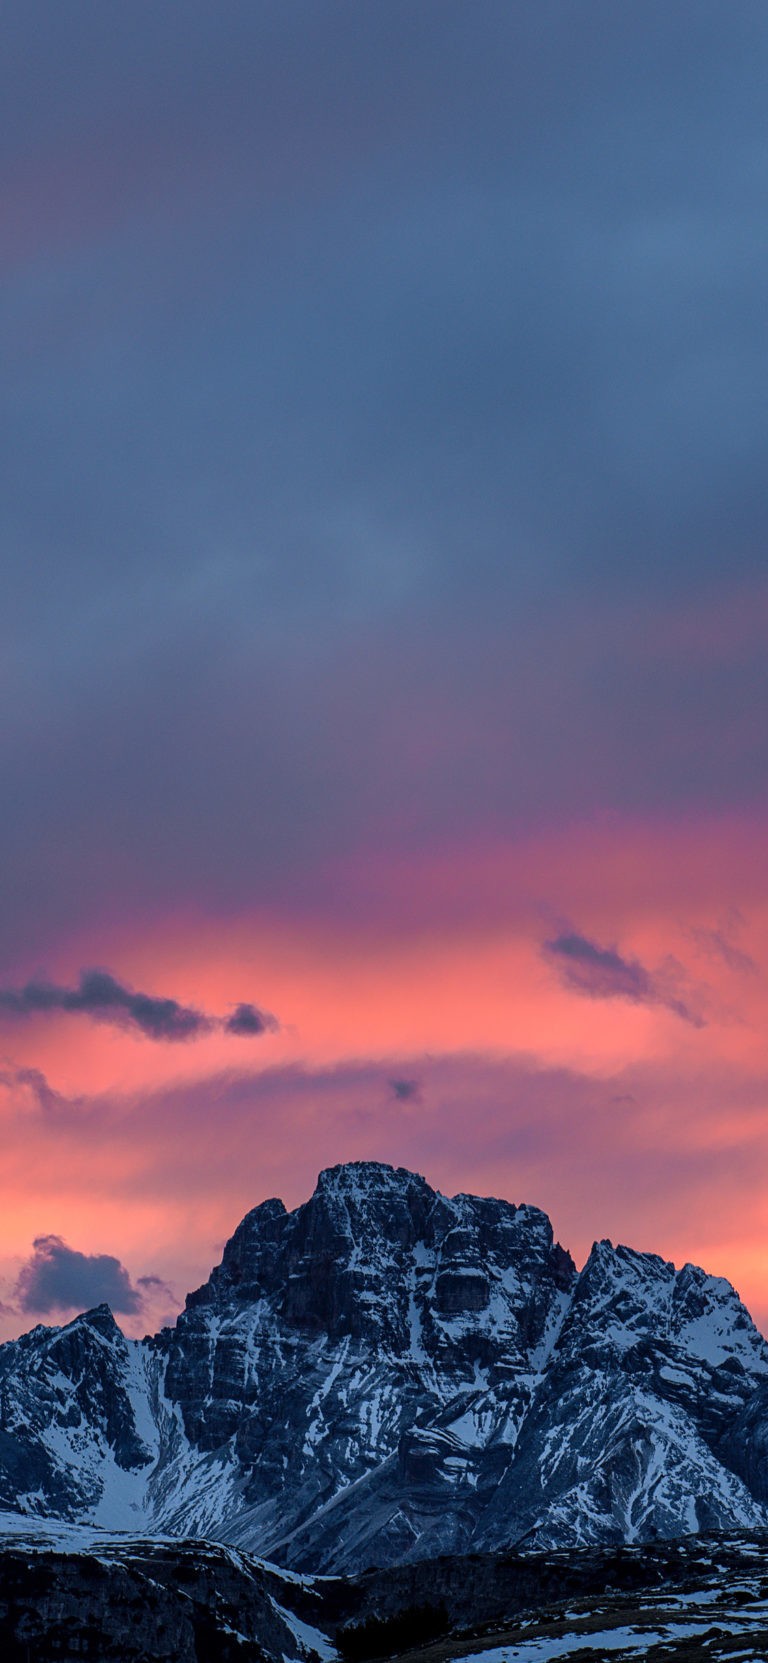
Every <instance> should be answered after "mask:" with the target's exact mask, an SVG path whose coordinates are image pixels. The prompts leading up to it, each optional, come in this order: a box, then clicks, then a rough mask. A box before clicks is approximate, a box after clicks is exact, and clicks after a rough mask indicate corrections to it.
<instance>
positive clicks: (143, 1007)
mask: <svg viewBox="0 0 768 1663" xmlns="http://www.w3.org/2000/svg"><path fill="white" fill-rule="evenodd" d="M57 1011H65V1012H71V1013H76V1014H81V1015H84V1016H90V1017H93V1018H94V1020H95V1021H97V1022H112V1023H114V1024H115V1025H116V1026H117V1027H121V1028H132V1029H137V1030H138V1031H139V1033H142V1034H144V1036H145V1037H146V1038H147V1039H155V1040H169V1041H176V1040H190V1039H197V1038H199V1036H200V1035H201V1034H207V1033H210V1032H211V1031H212V1030H213V1029H214V1028H217V1027H219V1028H223V1030H224V1031H225V1033H230V1034H263V1033H267V1032H272V1031H274V1030H275V1029H276V1027H277V1025H278V1024H277V1020H276V1018H275V1017H274V1016H271V1015H269V1013H267V1012H264V1011H260V1010H258V1009H257V1007H256V1006H255V1005H251V1004H241V1005H238V1006H237V1007H236V1009H235V1011H234V1013H233V1015H232V1016H231V1017H228V1018H226V1019H224V1020H223V1021H219V1020H218V1019H217V1018H216V1017H212V1016H208V1015H206V1013H205V1012H204V1011H199V1010H195V1009H194V1008H193V1007H192V1006H190V1005H180V1004H179V1002H178V1000H177V999H161V998H158V997H156V996H155V995H153V994H149V993H137V992H135V991H134V990H133V989H132V988H129V987H126V986H125V985H124V984H123V983H122V982H118V981H117V979H116V978H115V977H114V976H112V975H111V974H110V972H109V971H108V970H83V971H82V973H81V976H80V981H79V984H78V986H77V987H76V988H68V987H58V986H57V985H56V984H55V983H54V982H46V981H42V980H40V981H31V982H27V984H26V986H25V987H22V988H0V1013H2V1012H6V1013H7V1014H8V1015H9V1016H17V1017H25V1016H36V1015H40V1014H45V1013H48V1012H57ZM34 1074H35V1071H34V1070H27V1071H26V1079H25V1080H22V1079H21V1075H17V1079H18V1080H19V1083H26V1084H29V1085H34V1084H35V1080H34V1079H33V1075H34ZM41 1082H42V1087H44V1088H45V1089H47V1087H45V1082H44V1081H43V1078H42V1076H40V1077H39V1079H38V1080H37V1086H38V1088H40V1087H41ZM41 1101H42V1099H41Z"/></svg>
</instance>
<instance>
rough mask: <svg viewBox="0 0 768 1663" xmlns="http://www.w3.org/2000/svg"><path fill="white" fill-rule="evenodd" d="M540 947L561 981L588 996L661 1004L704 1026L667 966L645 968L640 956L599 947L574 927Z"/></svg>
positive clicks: (692, 1023) (685, 1019)
mask: <svg viewBox="0 0 768 1663" xmlns="http://www.w3.org/2000/svg"><path fill="white" fill-rule="evenodd" d="M542 951H543V952H544V953H545V954H546V956H547V958H548V959H549V960H550V961H551V962H552V963H553V964H554V965H555V967H556V969H557V973H558V975H559V977H560V980H561V982H562V983H563V984H564V985H565V986H566V987H569V988H572V989H573V990H574V992H576V993H584V994H586V996H587V997H588V998H589V999H628V1000H629V1001H630V1002H631V1003H632V1004H633V1005H651V1006H660V1007H661V1008H662V1009H664V1010H668V1011H671V1012H672V1013H673V1015H674V1016H679V1017H680V1020H681V1021H682V1022H689V1023H690V1024H691V1026H692V1027H694V1028H703V1027H704V1026H705V1022H704V1018H703V1016H700V1015H699V1013H698V1012H697V1011H694V1010H692V1009H691V1007H690V1006H689V1005H687V1004H686V1003H684V1001H683V1000H682V999H680V998H678V997H677V994H676V993H675V992H674V990H673V989H672V988H671V987H670V985H669V982H670V974H669V971H668V970H661V971H651V970H648V969H646V967H645V965H643V964H641V963H640V960H639V959H632V958H624V957H623V955H622V954H621V953H620V952H619V951H618V949H617V948H616V947H602V946H600V945H599V944H598V943H597V942H595V941H590V940H589V937H588V936H585V935H580V934H579V932H578V931H577V930H568V931H564V932H563V933H562V934H560V935H558V936H555V937H554V938H553V939H552V940H551V941H545V942H544V945H543V949H542Z"/></svg>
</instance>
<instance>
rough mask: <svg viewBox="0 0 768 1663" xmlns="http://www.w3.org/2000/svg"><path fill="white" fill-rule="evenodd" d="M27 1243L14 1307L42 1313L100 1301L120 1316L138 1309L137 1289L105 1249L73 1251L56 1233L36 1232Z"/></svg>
mask: <svg viewBox="0 0 768 1663" xmlns="http://www.w3.org/2000/svg"><path fill="white" fill-rule="evenodd" d="M32 1246H33V1249H34V1252H33V1254H32V1257H31V1258H30V1259H28V1261H27V1263H26V1264H25V1265H24V1266H23V1268H22V1270H21V1272H20V1273H19V1279H18V1282H17V1284H16V1298H17V1301H18V1305H19V1309H20V1310H22V1311H24V1312H26V1313H34V1314H40V1315H46V1314H47V1313H48V1312H50V1311H70V1310H77V1311H84V1310H89V1309H90V1308H91V1307H93V1306H94V1305H102V1304H107V1305H109V1306H110V1308H111V1309H112V1310H113V1311H115V1312H120V1313H122V1314H124V1315H126V1316H133V1315H136V1314H137V1313H138V1312H139V1311H140V1310H141V1307H142V1299H143V1294H142V1291H141V1290H140V1288H138V1287H134V1285H133V1283H132V1282H131V1278H130V1276H129V1274H128V1271H127V1270H126V1269H125V1266H124V1265H121V1263H120V1260H119V1259H115V1258H113V1257H112V1255H111V1254H110V1253H79V1252H78V1251H77V1249H76V1248H73V1247H68V1246H67V1244H66V1242H64V1241H62V1239H61V1236H37V1237H36V1238H35V1240H34V1242H33V1243H32Z"/></svg>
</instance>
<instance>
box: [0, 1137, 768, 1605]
mask: <svg viewBox="0 0 768 1663" xmlns="http://www.w3.org/2000/svg"><path fill="white" fill-rule="evenodd" d="M0 1508H2V1509H4V1510H5V1512H6V1514H11V1515H15V1516H18V1515H23V1516H25V1517H26V1518H27V1519H28V1520H29V1521H30V1523H31V1522H32V1520H34V1519H47V1520H54V1521H55V1520H59V1521H63V1522H68V1523H70V1524H73V1525H79V1526H88V1527H93V1526H96V1527H98V1526H101V1527H102V1528H104V1529H106V1530H109V1531H113V1532H114V1531H127V1532H130V1533H131V1534H132V1535H133V1536H158V1535H164V1536H166V1537H167V1536H176V1537H185V1538H188V1537H192V1536H196V1537H201V1536H202V1537H207V1538H209V1539H215V1540H216V1541H218V1542H220V1543H227V1544H231V1545H232V1547H234V1548H235V1549H240V1550H243V1551H246V1552H248V1553H249V1554H257V1555H259V1556H263V1557H265V1558H268V1559H270V1560H271V1561H273V1562H274V1563H276V1564H277V1565H280V1566H282V1567H285V1568H287V1569H289V1570H294V1571H300V1572H315V1573H316V1572H324V1573H335V1574H354V1573H359V1572H361V1571H363V1570H364V1569H365V1568H366V1567H369V1566H392V1565H394V1564H408V1563H411V1562H414V1561H420V1560H422V1559H427V1558H433V1557H435V1556H436V1555H439V1554H446V1553H451V1554H464V1553H469V1552H472V1553H493V1552H499V1551H500V1550H503V1549H508V1548H511V1547H518V1548H519V1547H523V1548H525V1549H526V1550H532V1549H536V1550H539V1551H545V1550H552V1549H563V1548H575V1547H584V1546H588V1545H590V1544H610V1543H637V1542H643V1541H649V1540H653V1539H656V1538H658V1539H660V1538H675V1537H682V1536H685V1535H688V1534H693V1533H700V1532H705V1531H712V1530H760V1529H761V1528H764V1527H765V1526H766V1525H768V1346H766V1342H765V1340H764V1339H763V1337H762V1336H761V1334H760V1333H759V1332H758V1330H757V1328H756V1327H755V1325H754V1323H753V1322H752V1320H751V1318H750V1316H749V1314H748V1312H747V1311H746V1309H745V1308H744V1306H743V1305H742V1304H741V1303H740V1301H739V1299H738V1296H737V1295H736V1293H735V1292H734V1290H733V1288H732V1287H731V1286H730V1284H729V1283H728V1282H727V1281H725V1280H723V1279H722V1278H719V1277H716V1276H711V1275H708V1274H707V1273H706V1272H705V1271H703V1270H700V1269H698V1268H697V1267H696V1266H693V1265H685V1266H684V1267H683V1268H682V1269H681V1270H676V1269H675V1267H674V1266H673V1265H671V1264H669V1263H668V1262H667V1261H665V1260H664V1259H663V1258H659V1257H657V1256H656V1255H654V1254H649V1253H639V1252H636V1251H634V1250H632V1249H630V1248H627V1247H613V1246H612V1245H611V1243H610V1242H607V1241H601V1242H598V1243H596V1244H595V1246H594V1247H593V1249H592V1252H591V1253H590V1255H589V1258H588V1260H587V1262H586V1264H585V1265H584V1267H583V1269H582V1270H581V1271H577V1269H576V1266H575V1265H574V1263H573V1260H572V1259H571V1257H570V1255H569V1254H568V1253H567V1252H565V1251H564V1249H563V1248H562V1247H560V1246H559V1244H557V1243H556V1242H555V1240H554V1237H553V1231H552V1226H551V1224H550V1222H549V1219H548V1218H547V1217H546V1214H544V1213H543V1212H541V1211H539V1210H538V1209H537V1208H536V1207H532V1206H515V1205H513V1204H512V1203H510V1202H507V1201H502V1200H494V1199H483V1198H479V1197H476V1196H470V1195H457V1196H454V1197H452V1198H448V1197H446V1196H443V1195H441V1194H439V1193H438V1192H436V1191H435V1190H433V1189H432V1188H431V1187H430V1186H429V1184H427V1183H426V1182H425V1180H424V1179H423V1178H421V1177H418V1176H416V1175H415V1174H413V1173H410V1172H406V1171H404V1170H402V1169H394V1168H392V1167H389V1166H385V1165H381V1164H378V1163H373V1162H365V1163H350V1164H346V1165H343V1166H338V1167H333V1168H331V1169H329V1170H328V1171H325V1172H323V1173H321V1175H320V1178H319V1180H318V1183H317V1188H316V1190H315V1193H314V1194H313V1195H312V1197H311V1198H310V1200H309V1201H307V1202H306V1203H305V1204H304V1205H303V1206H300V1207H298V1208H297V1209H295V1210H294V1211H292V1212H288V1211H286V1209H285V1207H284V1205H283V1203H282V1202H281V1201H278V1200H269V1201H264V1202H263V1203H262V1204H261V1205H260V1206H258V1207H255V1208H254V1209H253V1211H251V1212H249V1213H248V1214H247V1216H246V1217H245V1218H244V1219H243V1221H242V1223H241V1224H240V1225H239V1226H238V1228H237V1229H236V1231H235V1233H234V1235H233V1236H232V1238H231V1240H230V1241H229V1242H228V1243H227V1245H226V1247H225V1249H224V1253H223V1257H222V1261H221V1264H220V1265H218V1266H217V1267H216V1268H215V1269H214V1270H213V1271H212V1273H211V1275H210V1277H209V1279H208V1281H207V1282H206V1283H205V1284H204V1285H203V1286H202V1287H201V1288H199V1289H197V1291H196V1292H195V1293H192V1294H190V1295H189V1296H188V1298H187V1301H186V1309H185V1310H184V1312H183V1313H182V1315H181V1316H180V1317H179V1319H178V1321H177V1322H176V1324H175V1326H174V1327H173V1328H166V1329H163V1330H162V1331H161V1332H160V1333H159V1334H157V1335H155V1336H152V1337H150V1338H147V1339H145V1340H141V1341H134V1340H129V1339H127V1338H126V1337H125V1336H124V1335H123V1334H122V1332H121V1330H120V1329H119V1328H118V1326H117V1324H116V1323H115V1320H114V1318H113V1316H112V1314H111V1312H110V1311H109V1309H108V1308H107V1307H106V1306H99V1307H97V1308H96V1309H95V1310H92V1311H89V1312H87V1313H85V1314H84V1315H83V1316H80V1317H77V1318H76V1319H75V1320H74V1321H73V1322H70V1323H68V1324H67V1325H66V1326H64V1327H61V1328H50V1327H43V1326H38V1327H36V1328H34V1329H32V1330H31V1332H30V1333H28V1334H25V1335H23V1336H22V1337H21V1338H20V1339H18V1340H13V1341H9V1342H7V1343H6V1344H5V1345H3V1346H2V1347H0Z"/></svg>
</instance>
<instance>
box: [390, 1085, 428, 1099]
mask: <svg viewBox="0 0 768 1663" xmlns="http://www.w3.org/2000/svg"><path fill="white" fill-rule="evenodd" d="M389 1085H390V1089H391V1092H392V1096H393V1097H394V1098H395V1099H396V1101H397V1102H398V1103H420V1102H421V1081H420V1080H390V1082H389Z"/></svg>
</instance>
